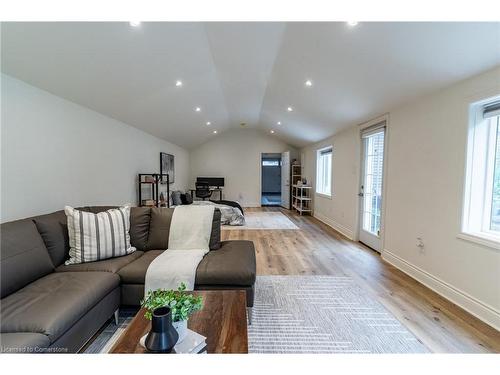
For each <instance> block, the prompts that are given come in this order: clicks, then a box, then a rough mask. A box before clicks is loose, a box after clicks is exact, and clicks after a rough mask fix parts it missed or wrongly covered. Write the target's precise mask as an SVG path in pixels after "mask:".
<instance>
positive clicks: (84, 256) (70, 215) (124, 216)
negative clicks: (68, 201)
mask: <svg viewBox="0 0 500 375" xmlns="http://www.w3.org/2000/svg"><path fill="white" fill-rule="evenodd" d="M64 212H65V213H66V217H67V220H68V234H69V246H70V250H69V257H70V258H69V260H67V261H66V263H65V264H67V265H68V264H79V263H86V262H95V261H97V260H103V259H108V258H114V257H119V256H123V255H127V254H130V253H132V252H134V251H135V247H132V246H131V245H130V234H129V230H130V207H128V206H125V207H120V208H114V209H111V210H108V211H104V212H100V213H98V214H93V213H91V212H85V211H80V210H76V209H74V208H72V207H69V206H66V207H64Z"/></svg>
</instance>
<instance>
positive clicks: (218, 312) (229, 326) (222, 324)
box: [110, 290, 248, 353]
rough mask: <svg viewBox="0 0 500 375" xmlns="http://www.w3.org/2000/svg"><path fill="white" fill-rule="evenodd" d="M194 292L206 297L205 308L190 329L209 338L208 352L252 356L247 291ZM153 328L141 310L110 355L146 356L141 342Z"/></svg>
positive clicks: (190, 323)
mask: <svg viewBox="0 0 500 375" xmlns="http://www.w3.org/2000/svg"><path fill="white" fill-rule="evenodd" d="M192 293H193V294H195V295H201V296H203V309H202V310H200V311H198V312H196V313H194V314H193V315H191V316H190V318H189V320H188V327H189V328H190V329H192V330H193V331H195V332H198V333H199V334H201V335H203V336H205V337H206V338H207V353H248V335H247V316H246V294H245V291H243V290H221V291H194V292H192ZM150 329H151V322H150V321H149V320H147V319H146V318H144V309H141V310H139V312H138V313H137V315H136V316H135V317H134V318H133V319H132V322H131V323H130V325H129V326H128V327H127V329H126V330H125V332H123V334H122V335H121V336H120V338H119V339H118V341H117V342H116V344H115V345H114V346H113V348H112V349H111V351H110V353H146V350H145V349H144V348H143V347H142V345H141V344H139V340H140V339H141V337H142V336H144V335H145V334H146V333H148V332H149V330H150Z"/></svg>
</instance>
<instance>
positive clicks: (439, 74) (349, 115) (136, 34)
mask: <svg viewBox="0 0 500 375" xmlns="http://www.w3.org/2000/svg"><path fill="white" fill-rule="evenodd" d="M499 64H500V23H363V22H361V23H359V24H358V25H357V26H356V27H350V26H348V25H347V24H346V23H343V22H333V23H263V22H256V23H217V22H213V23H158V22H146V23H142V24H141V25H140V27H137V28H134V27H131V26H130V25H129V23H128V22H103V23H95V22H88V23H69V22H61V23H3V24H2V71H3V72H5V73H7V74H10V75H12V76H15V77H17V78H19V79H21V80H24V81H26V82H28V83H31V84H33V85H35V86H37V87H40V88H42V89H44V90H47V91H49V92H51V93H53V94H55V95H58V96H61V97H63V98H66V99H69V100H71V101H74V102H76V103H78V104H81V105H84V106H86V107H88V108H91V109H93V110H96V111H98V112H100V113H102V114H105V115H107V116H110V117H113V118H115V119H118V120H121V121H123V122H125V123H127V124H129V125H132V126H135V127H137V128H139V129H142V130H144V131H146V132H148V133H151V134H153V135H155V136H158V137H160V138H164V139H166V140H168V141H170V142H172V143H176V144H178V145H180V146H184V147H187V148H193V147H195V146H196V145H199V144H200V143H203V142H204V141H206V140H208V139H210V137H215V136H217V135H214V134H213V130H217V131H218V133H219V134H220V132H222V131H224V130H227V129H231V128H236V127H240V126H241V125H240V124H241V123H245V124H246V126H247V127H254V128H261V129H263V130H265V131H267V132H269V131H270V130H271V129H274V131H275V133H274V134H273V135H271V134H270V133H269V136H276V137H281V138H282V139H283V140H285V141H287V142H288V143H290V144H292V145H294V146H303V145H305V144H308V143H310V142H315V141H319V140H321V139H323V138H325V137H327V136H329V135H331V134H333V133H335V132H336V131H338V130H339V129H341V128H343V127H345V126H348V125H351V124H355V123H360V122H363V121H366V120H368V119H370V118H372V117H374V116H378V115H380V114H382V113H384V112H386V111H388V110H390V109H391V108H393V107H394V106H396V105H398V104H400V103H402V102H406V101H409V100H411V99H413V98H416V97H418V96H420V95H422V94H425V93H427V92H430V91H433V90H437V89H439V88H441V87H444V86H446V85H449V84H451V83H453V82H455V81H458V80H461V79H464V78H466V77H469V76H471V75H474V74H477V73H480V72H482V71H484V70H487V69H490V68H492V67H494V66H496V65H499ZM307 79H310V80H311V81H312V83H313V85H312V87H306V86H305V85H304V82H305V81H306V80H307ZM177 80H182V82H183V85H182V87H177V86H176V85H175V83H176V81H177ZM289 106H291V107H292V108H293V111H292V112H289V111H287V107H289ZM196 107H200V108H201V111H200V112H196V111H195V108H196ZM208 121H209V122H210V123H211V125H210V126H207V125H206V123H207V122H208ZM278 121H280V122H281V125H277V122H278Z"/></svg>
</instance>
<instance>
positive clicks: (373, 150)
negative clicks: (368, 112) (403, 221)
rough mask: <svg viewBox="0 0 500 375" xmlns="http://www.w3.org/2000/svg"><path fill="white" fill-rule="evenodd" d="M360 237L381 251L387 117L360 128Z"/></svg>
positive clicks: (366, 243)
mask: <svg viewBox="0 0 500 375" xmlns="http://www.w3.org/2000/svg"><path fill="white" fill-rule="evenodd" d="M361 142H362V155H361V156H362V158H361V186H360V190H359V198H360V204H359V207H360V212H359V241H360V242H363V243H364V244H365V245H368V246H369V247H371V248H372V249H374V250H377V251H378V252H380V251H382V237H381V230H382V227H383V225H382V224H383V223H382V197H383V193H382V192H383V187H384V149H385V121H384V122H383V123H381V124H378V125H375V126H373V127H370V128H367V129H364V130H363V131H362V132H361Z"/></svg>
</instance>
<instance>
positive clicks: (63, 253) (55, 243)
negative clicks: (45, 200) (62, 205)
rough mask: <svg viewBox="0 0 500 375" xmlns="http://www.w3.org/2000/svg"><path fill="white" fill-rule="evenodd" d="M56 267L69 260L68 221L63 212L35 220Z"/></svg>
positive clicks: (35, 218)
mask: <svg viewBox="0 0 500 375" xmlns="http://www.w3.org/2000/svg"><path fill="white" fill-rule="evenodd" d="M33 221H34V222H35V225H36V228H37V229H38V232H39V233H40V236H42V239H43V242H44V243H45V247H46V248H47V250H48V251H49V255H50V258H51V259H52V263H54V266H56V267H57V266H59V265H60V264H63V263H64V261H66V260H67V259H68V258H69V255H68V253H69V238H68V221H67V219H66V214H65V213H64V211H63V210H60V211H56V212H54V213H51V214H47V215H41V216H36V217H34V218H33Z"/></svg>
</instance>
